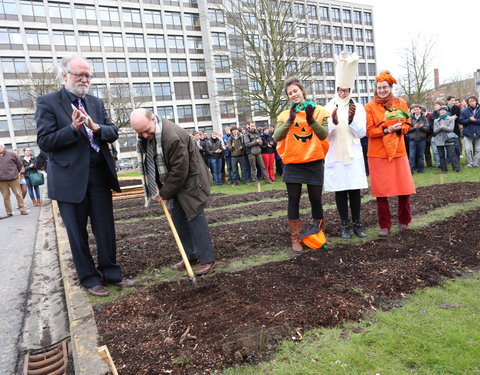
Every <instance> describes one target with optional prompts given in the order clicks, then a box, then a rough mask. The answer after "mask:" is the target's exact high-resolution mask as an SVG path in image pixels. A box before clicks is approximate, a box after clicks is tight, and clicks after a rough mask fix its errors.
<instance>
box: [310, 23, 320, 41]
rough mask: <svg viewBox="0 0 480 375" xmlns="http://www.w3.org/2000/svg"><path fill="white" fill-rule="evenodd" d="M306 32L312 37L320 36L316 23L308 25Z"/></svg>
mask: <svg viewBox="0 0 480 375" xmlns="http://www.w3.org/2000/svg"><path fill="white" fill-rule="evenodd" d="M308 32H309V33H310V35H311V36H312V37H315V38H318V37H319V36H320V33H319V32H318V25H310V26H308Z"/></svg>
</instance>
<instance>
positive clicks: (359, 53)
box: [357, 46, 365, 59]
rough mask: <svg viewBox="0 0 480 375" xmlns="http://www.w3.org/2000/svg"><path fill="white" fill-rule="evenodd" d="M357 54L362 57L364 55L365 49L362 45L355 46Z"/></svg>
mask: <svg viewBox="0 0 480 375" xmlns="http://www.w3.org/2000/svg"><path fill="white" fill-rule="evenodd" d="M357 55H358V56H359V57H360V58H362V59H363V58H364V57H365V50H364V48H363V46H357Z"/></svg>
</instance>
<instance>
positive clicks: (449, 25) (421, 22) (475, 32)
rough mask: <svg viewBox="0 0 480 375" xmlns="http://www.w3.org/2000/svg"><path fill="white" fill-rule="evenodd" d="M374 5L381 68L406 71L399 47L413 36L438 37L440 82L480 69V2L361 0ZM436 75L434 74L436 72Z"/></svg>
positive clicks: (396, 73)
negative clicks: (403, 69) (402, 67)
mask: <svg viewBox="0 0 480 375" xmlns="http://www.w3.org/2000/svg"><path fill="white" fill-rule="evenodd" d="M358 3H362V4H368V5H373V22H374V32H375V34H374V38H375V46H376V53H377V69H378V70H383V69H388V70H390V71H391V72H392V75H393V76H394V77H398V76H400V75H401V74H402V69H401V68H400V66H399V65H398V64H399V63H400V59H401V54H400V52H399V50H400V49H401V48H402V47H404V46H408V45H409V42H410V41H411V40H412V36H416V35H418V34H421V35H422V36H425V37H426V38H427V39H428V40H430V39H432V38H433V39H434V40H436V44H435V46H436V48H435V57H434V59H433V61H432V70H433V69H434V68H438V69H439V70H440V83H443V82H445V81H447V80H449V79H451V78H452V77H455V76H458V75H460V76H461V77H462V78H466V77H467V76H468V77H472V75H473V72H475V71H476V70H477V69H480V18H479V17H480V2H479V1H478V0H474V1H464V0H463V1H462V0H460V1H456V2H453V1H449V2H446V3H443V2H440V1H438V0H437V1H432V0H403V1H401V2H399V1H395V2H394V1H389V0H361V1H359V2H358ZM432 77H433V75H432Z"/></svg>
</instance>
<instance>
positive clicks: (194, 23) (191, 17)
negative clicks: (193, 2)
mask: <svg viewBox="0 0 480 375" xmlns="http://www.w3.org/2000/svg"><path fill="white" fill-rule="evenodd" d="M183 19H184V20H185V28H186V29H187V30H201V29H200V16H199V15H198V14H194V13H185V14H184V15H183Z"/></svg>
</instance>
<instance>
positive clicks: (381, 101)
mask: <svg viewBox="0 0 480 375" xmlns="http://www.w3.org/2000/svg"><path fill="white" fill-rule="evenodd" d="M394 99H395V97H394V96H393V94H392V93H390V94H389V95H388V96H387V97H386V98H384V99H382V98H380V97H379V96H378V95H377V94H375V97H374V98H373V101H374V102H375V103H377V104H380V105H381V106H384V107H387V108H392V105H393V100H394Z"/></svg>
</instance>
